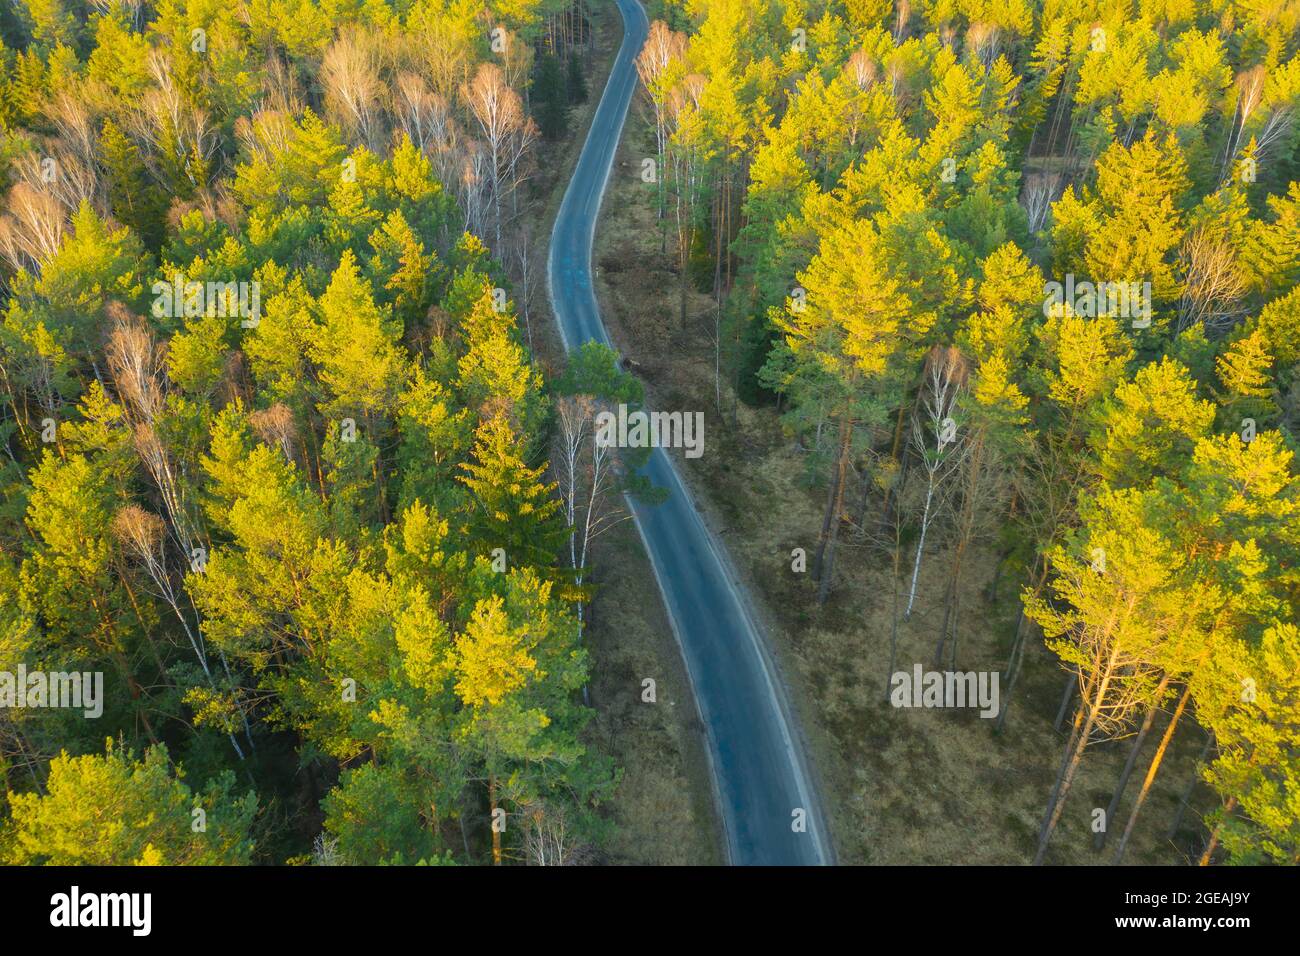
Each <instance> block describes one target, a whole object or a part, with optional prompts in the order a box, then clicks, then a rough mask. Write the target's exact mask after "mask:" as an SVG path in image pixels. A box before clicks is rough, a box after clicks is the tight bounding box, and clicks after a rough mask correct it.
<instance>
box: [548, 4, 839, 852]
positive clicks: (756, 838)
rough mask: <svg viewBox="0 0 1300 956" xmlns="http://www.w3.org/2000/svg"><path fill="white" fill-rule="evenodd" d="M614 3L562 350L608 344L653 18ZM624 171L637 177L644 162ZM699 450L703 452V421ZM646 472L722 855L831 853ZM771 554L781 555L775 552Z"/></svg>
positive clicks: (721, 569)
mask: <svg viewBox="0 0 1300 956" xmlns="http://www.w3.org/2000/svg"><path fill="white" fill-rule="evenodd" d="M616 2H617V3H618V7H619V11H620V12H621V13H622V16H623V23H624V33H623V43H622V46H621V47H620V48H619V51H618V57H617V59H616V60H615V62H614V67H613V70H612V72H611V73H610V78H609V82H608V84H607V86H606V88H605V91H604V94H603V95H602V97H601V100H600V104H599V105H598V107H597V109H596V115H595V117H594V119H593V121H592V126H591V131H590V132H589V133H588V136H587V141H586V143H585V144H584V146H583V149H582V154H581V156H580V157H579V159H578V164H577V167H576V169H575V171H574V175H573V178H572V180H571V181H570V182H569V187H568V190H567V191H566V193H565V196H564V201H563V203H562V205H561V206H560V212H559V215H558V217H557V219H556V221H555V228H554V231H553V232H552V234H551V248H550V257H549V261H548V263H547V277H548V280H549V283H550V292H551V303H552V305H553V307H554V312H555V315H556V316H557V319H558V321H559V326H560V334H561V336H562V337H563V339H564V345H565V348H566V349H572V348H576V347H578V346H580V345H581V344H583V343H584V342H587V341H589V340H592V339H595V340H596V341H598V342H603V343H605V344H607V345H608V344H610V342H609V337H608V335H607V334H606V332H605V327H604V325H603V324H602V323H601V319H600V310H599V308H598V306H597V304H596V297H595V294H594V292H593V290H592V282H591V244H592V236H593V233H594V230H595V227H596V221H597V218H598V214H599V212H600V202H601V197H602V196H603V194H604V191H605V185H606V183H607V182H608V180H609V176H610V171H611V169H612V167H613V162H614V154H615V152H616V150H617V148H618V141H619V137H620V136H621V135H622V131H623V123H624V120H625V119H626V118H627V111H628V106H629V104H630V103H631V100H632V95H633V93H634V92H635V91H636V87H637V82H638V81H637V75H636V66H635V62H634V61H635V58H636V55H637V53H638V51H639V50H640V49H641V46H642V44H643V43H644V42H645V38H646V33H647V31H648V28H649V27H648V23H647V20H646V15H645V11H644V10H643V9H642V7H641V5H640V4H639V3H638V2H637V0H616ZM627 175H640V167H639V166H638V167H637V168H636V169H635V170H633V171H632V172H629V173H627ZM682 411H687V412H692V411H694V410H688V409H682ZM704 455H705V461H706V462H707V459H708V455H709V436H708V433H707V431H706V433H705V436H704ZM645 474H646V475H648V476H649V478H650V479H651V481H653V482H654V484H655V485H656V486H659V487H664V488H667V489H668V490H669V497H668V500H667V501H666V502H664V503H663V504H660V505H654V506H651V505H645V504H641V503H638V502H636V501H632V502H631V507H632V511H633V516H634V517H635V519H636V524H637V527H638V528H639V530H640V532H641V538H642V540H643V541H644V542H645V547H646V552H647V553H648V555H649V557H650V563H651V565H652V566H653V568H654V573H655V577H656V578H657V579H658V583H659V590H660V592H661V593H662V595H663V598H664V603H665V605H666V607H667V610H668V615H669V618H670V619H671V621H672V625H673V630H674V632H675V635H676V638H677V641H678V644H679V645H680V647H681V650H682V656H683V658H684V659H685V662H686V669H687V672H688V674H689V676H690V680H691V684H692V686H693V688H694V691H695V699H696V703H697V705H698V707H699V711H700V717H701V720H702V721H703V724H704V727H705V729H706V731H707V734H708V745H709V746H708V750H709V756H710V763H711V765H712V770H713V778H714V787H715V798H716V800H717V803H718V807H719V811H720V815H721V817H722V820H723V824H724V826H725V828H726V831H727V832H726V838H727V839H726V842H727V848H728V854H729V857H730V861H731V862H732V863H733V864H787V865H817V864H826V863H830V862H832V860H831V851H830V848H829V841H828V839H827V837H826V829H825V825H824V821H823V820H822V814H821V810H820V804H819V803H817V802H816V796H815V794H814V791H813V787H812V783H811V780H810V776H809V774H808V771H807V764H806V760H805V758H804V754H803V752H802V748H801V746H800V744H799V742H798V737H797V734H796V733H795V731H794V724H793V722H792V720H791V717H790V708H789V706H788V704H787V702H786V699H785V695H784V691H783V690H782V688H781V686H780V683H779V681H778V680H777V677H776V669H775V667H774V666H773V664H772V661H771V657H770V655H769V652H768V650H767V648H766V645H765V644H764V640H763V637H762V635H761V634H760V633H759V630H758V627H757V626H756V624H755V622H754V617H753V615H752V613H751V611H750V609H749V608H748V606H747V604H746V601H745V599H744V598H743V596H742V589H741V587H740V585H739V584H738V583H737V582H736V578H735V575H734V572H733V570H732V567H731V564H730V561H729V559H728V557H727V556H726V552H725V550H724V549H723V547H722V545H721V544H720V543H719V542H718V541H717V540H716V539H715V538H714V536H713V535H712V533H711V532H710V531H709V530H708V528H706V527H705V525H704V522H703V521H702V520H701V517H700V515H699V512H698V511H697V510H696V508H695V505H694V504H693V499H692V497H691V495H690V493H689V492H688V491H687V490H686V488H685V486H684V485H683V483H682V480H681V478H680V477H679V476H678V474H677V469H676V467H675V465H674V463H673V462H672V460H671V459H670V458H669V457H668V455H667V454H665V453H664V451H663V450H662V449H655V450H654V451H653V453H652V454H651V457H650V460H649V463H648V464H647V466H646V468H645ZM773 560H774V561H776V560H780V561H784V560H788V558H786V557H785V556H783V555H773ZM646 676H653V675H646ZM643 706H653V705H650V704H646V705H643ZM800 820H802V822H803V828H802V830H800V828H799V822H800Z"/></svg>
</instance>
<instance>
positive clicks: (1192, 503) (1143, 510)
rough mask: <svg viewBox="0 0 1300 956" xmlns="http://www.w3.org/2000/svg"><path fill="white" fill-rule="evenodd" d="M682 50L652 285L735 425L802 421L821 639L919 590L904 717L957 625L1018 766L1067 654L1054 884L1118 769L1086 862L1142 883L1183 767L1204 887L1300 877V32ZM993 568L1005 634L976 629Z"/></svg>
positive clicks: (667, 130) (666, 144) (1229, 4)
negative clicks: (1214, 870)
mask: <svg viewBox="0 0 1300 956" xmlns="http://www.w3.org/2000/svg"><path fill="white" fill-rule="evenodd" d="M653 15H654V16H655V17H656V19H655V21H654V22H653V23H652V25H651V29H650V37H649V40H648V42H647V44H646V46H645V48H644V49H643V51H642V53H641V55H640V57H639V59H638V64H637V66H638V70H639V72H640V75H641V78H642V80H643V83H644V87H645V92H644V94H643V114H644V116H645V120H644V122H645V124H646V126H647V127H648V128H650V129H652V130H653V137H651V136H650V135H647V136H646V139H645V141H646V142H647V143H649V142H652V143H653V148H654V150H655V158H656V161H657V162H658V163H659V164H660V165H661V166H662V168H663V170H664V173H665V175H664V176H663V177H662V181H661V184H660V185H659V186H658V187H657V191H656V194H655V196H654V197H653V199H652V200H651V201H650V202H651V203H652V204H653V206H654V222H655V223H656V224H657V227H658V232H659V235H658V236H657V237H655V245H658V246H659V248H658V249H657V250H654V254H655V255H656V257H657V258H660V259H662V261H664V262H665V263H666V265H667V267H668V268H671V269H672V270H674V271H675V273H676V275H677V277H678V283H677V286H678V288H677V291H676V292H674V294H673V299H674V302H673V304H672V306H671V310H672V311H673V312H676V313H677V315H676V318H675V320H674V321H675V322H679V323H680V324H681V327H682V329H683V330H685V331H684V332H683V333H682V334H683V335H685V336H688V337H692V338H694V339H695V340H696V341H698V342H699V344H700V346H701V351H702V352H705V353H711V354H708V356H707V358H706V359H705V361H706V362H707V363H708V377H709V379H711V380H710V381H709V382H708V385H707V399H705V400H707V401H709V402H710V403H711V404H713V405H714V406H715V409H714V410H715V412H716V416H717V418H718V420H719V421H721V422H731V423H733V424H734V427H736V428H740V427H742V425H741V424H740V423H741V422H743V420H744V419H745V416H746V415H747V414H748V413H747V412H746V411H743V410H744V409H745V408H746V407H747V406H758V407H763V408H769V409H771V410H772V411H773V412H774V413H775V414H778V415H779V416H780V421H781V424H782V428H783V431H784V433H785V434H786V435H787V436H793V438H794V440H795V441H797V442H798V445H799V448H800V449H801V457H802V468H803V469H804V471H805V476H804V477H805V480H806V482H807V483H808V484H809V485H810V486H811V488H812V489H813V493H815V494H819V495H821V499H820V500H821V501H822V502H823V508H822V520H821V523H820V527H819V528H817V529H809V531H810V534H811V535H812V536H811V537H810V538H809V539H808V543H809V547H808V556H809V560H810V563H811V567H810V577H811V578H812V579H813V581H814V582H815V583H814V584H812V585H811V587H810V589H809V590H807V591H805V592H803V593H804V594H805V596H806V598H807V600H806V603H807V605H808V606H809V607H811V608H813V609H814V613H816V611H815V609H816V608H818V607H821V606H823V605H826V604H827V603H828V602H830V603H831V604H834V603H835V599H836V594H835V592H836V589H837V588H838V589H839V590H840V591H841V592H842V591H844V590H845V589H846V586H845V584H844V581H843V578H844V577H845V575H847V574H848V573H849V572H848V571H847V569H846V570H845V572H844V573H843V574H841V565H842V563H843V562H845V561H852V562H866V563H870V564H877V565H882V564H883V565H884V566H886V567H890V566H892V572H891V573H890V574H889V575H888V581H889V582H891V583H890V585H888V587H890V588H892V597H891V596H889V591H888V590H886V592H885V593H886V595H887V596H886V598H885V603H886V605H887V606H888V607H887V612H886V618H887V619H888V620H889V621H890V622H892V623H890V624H889V625H888V626H889V627H890V628H891V629H892V634H888V633H869V634H868V635H867V636H866V641H867V642H868V646H869V647H870V649H871V650H870V651H869V652H868V653H869V654H870V655H872V657H873V658H874V659H875V661H876V663H875V664H874V665H873V666H874V669H875V673H877V674H879V675H880V679H881V686H882V687H883V684H884V681H883V677H884V675H885V674H889V673H893V672H894V671H895V670H896V669H898V666H899V665H902V666H906V667H909V668H910V667H911V659H909V660H907V661H903V660H902V659H901V657H899V650H898V638H899V630H900V626H904V625H905V622H907V621H908V620H909V618H910V617H911V615H912V614H913V610H914V603H916V602H917V601H918V600H919V599H921V598H928V599H930V600H931V601H932V603H933V605H934V608H935V613H934V615H933V616H932V619H931V620H929V621H928V623H927V624H926V627H927V628H928V629H929V630H928V633H929V641H930V649H929V650H928V651H927V652H925V657H924V658H923V659H924V660H925V661H926V663H927V666H930V665H931V664H932V665H933V666H935V667H940V666H943V667H946V668H948V669H950V670H958V669H960V667H961V662H962V661H963V659H964V658H965V657H966V656H968V655H970V654H971V653H972V652H975V653H982V652H986V651H987V652H989V653H991V654H992V656H993V658H995V659H996V660H997V661H998V670H999V671H1000V676H1001V678H1002V701H1001V711H1002V712H1001V714H1000V715H999V717H998V719H997V722H996V731H995V732H1002V731H1003V730H1004V729H1005V728H1004V723H1005V721H1006V717H1007V710H1008V709H1010V708H1012V707H1013V706H1016V705H1017V704H1016V702H1017V694H1016V682H1017V678H1018V675H1019V673H1020V670H1021V666H1022V664H1023V662H1024V660H1025V659H1026V656H1027V654H1032V653H1033V650H1032V649H1030V648H1029V645H1031V644H1033V645H1035V646H1036V647H1042V646H1044V645H1045V647H1046V650H1047V651H1048V652H1050V655H1051V658H1052V660H1053V662H1054V669H1055V670H1057V671H1058V673H1059V672H1063V675H1062V676H1064V677H1065V680H1064V684H1065V687H1064V690H1063V692H1062V691H1061V690H1059V689H1058V694H1061V693H1063V699H1062V700H1061V701H1060V711H1059V713H1060V716H1059V717H1058V726H1060V727H1062V728H1063V731H1062V737H1061V740H1060V742H1059V743H1058V744H1057V746H1058V747H1059V750H1058V753H1059V754H1060V757H1059V771H1056V769H1055V767H1054V768H1053V772H1054V783H1053V785H1052V786H1051V788H1050V791H1049V790H1044V791H1043V792H1042V793H1041V798H1042V804H1041V805H1043V806H1045V810H1044V812H1043V815H1042V819H1041V823H1039V824H1038V825H1037V829H1036V832H1035V834H1034V842H1033V844H1031V845H1036V850H1034V851H1032V852H1030V853H1029V854H1028V856H1029V857H1032V858H1033V859H1034V862H1042V861H1044V860H1050V859H1051V857H1050V856H1049V854H1050V853H1051V852H1052V846H1051V844H1052V838H1053V835H1054V832H1055V831H1056V829H1057V827H1058V824H1059V822H1060V820H1061V818H1062V814H1063V811H1064V810H1065V809H1066V808H1067V806H1068V798H1069V797H1070V796H1071V791H1072V786H1073V783H1074V781H1075V780H1076V775H1077V773H1078V770H1079V768H1080V766H1081V765H1082V764H1084V763H1085V762H1086V761H1087V757H1088V755H1089V754H1090V753H1091V752H1092V751H1093V750H1094V749H1101V748H1102V747H1104V746H1106V745H1108V744H1110V743H1112V742H1117V741H1123V742H1124V743H1123V744H1122V746H1123V747H1124V748H1126V749H1128V752H1129V753H1130V756H1129V758H1128V760H1127V762H1126V765H1125V766H1124V768H1123V771H1122V773H1121V775H1120V778H1119V781H1118V783H1117V784H1114V783H1112V787H1113V797H1112V799H1111V801H1110V805H1109V807H1107V808H1106V812H1105V815H1104V817H1102V819H1103V820H1107V819H1108V820H1109V821H1110V825H1109V826H1106V824H1104V823H1103V824H1102V826H1101V827H1096V826H1094V827H1093V828H1092V829H1093V832H1092V833H1090V834H1088V836H1089V838H1090V839H1091V838H1092V837H1093V836H1094V835H1095V838H1096V844H1097V847H1098V848H1100V847H1101V845H1102V844H1103V843H1104V842H1106V839H1107V836H1106V834H1107V831H1109V832H1110V834H1111V839H1110V847H1108V848H1107V849H1108V852H1110V850H1111V848H1114V851H1115V855H1114V857H1113V858H1114V859H1116V860H1119V859H1122V858H1123V856H1124V853H1125V845H1126V844H1127V843H1128V841H1129V838H1130V835H1131V833H1132V832H1133V830H1134V827H1135V826H1136V825H1137V824H1138V817H1139V811H1140V810H1141V809H1142V807H1143V804H1144V801H1145V800H1146V798H1147V796H1148V795H1149V793H1150V791H1151V788H1152V785H1153V782H1154V781H1155V780H1156V779H1157V777H1158V774H1159V771H1160V769H1161V765H1162V760H1163V758H1164V756H1165V754H1166V753H1167V751H1168V750H1169V748H1170V743H1171V740H1174V739H1175V738H1176V737H1182V738H1187V737H1193V738H1195V741H1194V743H1193V745H1192V746H1193V748H1194V749H1196V750H1199V751H1200V752H1201V762H1200V763H1199V764H1198V766H1197V769H1196V777H1197V778H1199V779H1200V780H1203V781H1204V782H1205V783H1208V785H1209V787H1210V788H1212V790H1213V793H1214V796H1215V800H1214V806H1213V807H1212V808H1211V809H1209V810H1208V811H1207V812H1206V813H1205V814H1204V821H1203V832H1202V842H1201V843H1200V845H1199V846H1198V847H1197V848H1196V851H1195V852H1194V853H1192V854H1191V856H1190V861H1191V862H1200V863H1202V864H1204V863H1207V862H1211V861H1213V862H1221V861H1227V862H1232V863H1263V862H1268V863H1281V864H1295V863H1297V862H1300V630H1298V629H1297V628H1298V621H1297V616H1296V612H1297V608H1298V607H1300V577H1297V558H1298V557H1300V550H1298V549H1300V475H1298V473H1297V466H1296V461H1295V452H1296V447H1297V445H1296V441H1297V436H1298V435H1300V431H1298V429H1300V380H1298V379H1297V359H1298V358H1300V292H1298V291H1297V290H1296V289H1295V282H1296V279H1297V275H1298V274H1300V271H1298V270H1300V219H1298V218H1297V217H1298V214H1300V184H1297V183H1296V181H1295V179H1296V174H1297V163H1296V160H1297V157H1296V144H1297V133H1298V131H1297V128H1296V123H1295V119H1296V116H1295V113H1296V107H1297V105H1298V103H1300V62H1298V61H1297V59H1296V50H1297V39H1298V37H1297V27H1298V26H1300V6H1297V5H1296V4H1295V3H1290V2H1271V0H1043V2H1041V3H1040V2H1033V0H1010V2H987V0H917V2H913V3H909V2H908V0H897V2H892V3H891V2H888V0H844V2H815V0H814V2H798V0H795V2H766V0H700V2H691V0H686V2H681V3H679V2H674V0H665V2H662V3H659V4H657V5H655V9H654V10H653ZM688 301H689V302H690V303H691V308H690V309H689V310H688ZM688 313H689V314H688ZM666 321H667V320H666ZM702 391H704V388H703V386H702V387H701V388H700V389H699V391H697V393H696V394H699V392H702ZM936 562H937V563H938V566H937V567H935V568H933V569H931V568H926V567H925V565H927V564H931V563H936ZM985 567H996V571H995V572H994V575H993V580H992V582H991V585H990V587H991V588H992V589H993V590H996V589H997V588H998V587H999V585H1000V584H1002V582H1005V581H1007V580H1011V582H1012V587H1013V588H1014V597H1013V600H1014V603H1015V604H1016V605H1017V606H1018V608H1019V612H1018V613H1017V614H1016V615H1015V619H1014V621H1013V624H1012V627H1011V630H1010V632H1009V633H1007V634H1001V633H998V632H997V629H996V628H993V627H990V626H988V622H987V621H984V620H981V615H982V609H981V607H980V606H975V607H972V606H970V605H971V604H972V603H977V602H972V601H971V600H970V599H969V597H968V593H969V591H970V584H969V583H967V582H968V579H969V578H970V577H971V576H972V575H982V574H983V570H982V569H983V568H985ZM796 570H797V569H796ZM918 581H920V582H921V585H920V588H919V589H918ZM982 583H983V578H981V584H982ZM1003 586H1005V585H1003ZM918 590H920V591H921V592H926V591H929V592H930V593H929V594H928V595H927V594H925V593H921V594H918ZM850 630H856V631H858V632H860V631H861V624H860V623H859V624H858V625H856V626H854V625H850ZM959 636H960V637H961V638H962V640H961V641H960V642H959V640H958V638H959ZM843 653H845V652H841V656H840V659H841V660H842V659H843V656H842V654H843ZM847 653H849V654H853V653H855V652H847ZM885 659H888V666H887V667H885V666H883V665H884V660H885ZM873 679H875V678H873ZM1058 687H1059V685H1058ZM1158 715H1159V716H1160V718H1161V719H1160V721H1159V722H1158V723H1157V720H1156V718H1157V716H1158ZM1202 740H1204V745H1203V747H1202V745H1201V741H1202ZM1157 741H1158V742H1157ZM1144 744H1145V745H1146V749H1145V750H1144V749H1143V748H1144ZM1139 757H1140V758H1141V759H1139ZM1049 779H1051V778H1049ZM1193 782H1195V780H1194V781H1193ZM1181 785H1182V784H1181V781H1179V786H1180V788H1181ZM1126 789H1128V791H1129V793H1128V796H1130V798H1131V800H1130V802H1131V805H1132V806H1131V809H1130V808H1128V807H1125V808H1124V811H1125V812H1124V813H1122V814H1118V813H1117V810H1118V809H1119V803H1120V800H1121V797H1122V796H1123V795H1124V794H1125V791H1126ZM1079 799H1082V797H1080V798H1079ZM1185 802H1186V800H1185V798H1184V805H1185ZM1105 806H1106V805H1105V804H1104V803H1103V804H1102V807H1105ZM1182 812H1183V810H1182V808H1180V810H1179V814H1180V816H1181V814H1182ZM1075 813H1076V815H1078V816H1082V815H1083V814H1084V813H1085V811H1084V810H1082V809H1079V810H1077V811H1075ZM1096 813H1097V814H1100V813H1101V808H1100V807H1099V808H1098V810H1097V811H1096ZM1167 822H1168V821H1167V820H1162V821H1160V825H1161V826H1163V825H1164V824H1166V823H1167ZM1175 826H1177V824H1175ZM1080 829H1081V830H1082V828H1080ZM1111 858H1112V857H1101V859H1103V860H1109V859H1111ZM1025 862H1028V859H1026V860H1025Z"/></svg>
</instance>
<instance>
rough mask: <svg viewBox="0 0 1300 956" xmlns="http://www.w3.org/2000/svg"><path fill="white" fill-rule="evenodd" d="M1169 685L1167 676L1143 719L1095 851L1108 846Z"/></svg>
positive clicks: (1108, 807) (1161, 682)
mask: <svg viewBox="0 0 1300 956" xmlns="http://www.w3.org/2000/svg"><path fill="white" fill-rule="evenodd" d="M1168 685H1169V675H1168V674H1166V675H1165V676H1164V677H1162V678H1161V679H1160V686H1159V687H1158V688H1156V697H1155V700H1154V701H1153V702H1152V704H1151V706H1150V707H1148V708H1147V713H1146V716H1145V717H1144V718H1143V719H1142V727H1141V729H1139V730H1138V735H1137V739H1136V740H1134V741H1133V747H1132V749H1130V750H1129V752H1128V760H1126V761H1124V769H1123V771H1121V772H1120V775H1119V782H1118V783H1116V784H1115V792H1114V793H1113V794H1112V795H1111V798H1110V805H1109V806H1107V807H1106V829H1103V830H1102V831H1101V832H1099V833H1098V834H1097V835H1096V836H1094V837H1093V839H1092V843H1093V847H1094V848H1095V849H1098V850H1100V849H1101V848H1102V847H1104V846H1105V845H1106V834H1107V832H1108V830H1109V828H1110V821H1111V820H1114V819H1115V814H1116V813H1118V812H1119V802H1120V800H1121V799H1123V797H1124V791H1125V790H1126V789H1127V788H1128V780H1129V777H1131V776H1132V775H1133V768H1134V767H1135V766H1137V758H1138V754H1139V753H1140V752H1141V751H1142V744H1143V743H1144V742H1145V741H1146V739H1147V733H1148V732H1149V731H1150V730H1151V725H1152V724H1154V723H1155V721H1156V712H1157V711H1158V710H1159V709H1160V701H1161V700H1163V699H1164V696H1165V688H1166V687H1167V686H1168Z"/></svg>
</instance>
